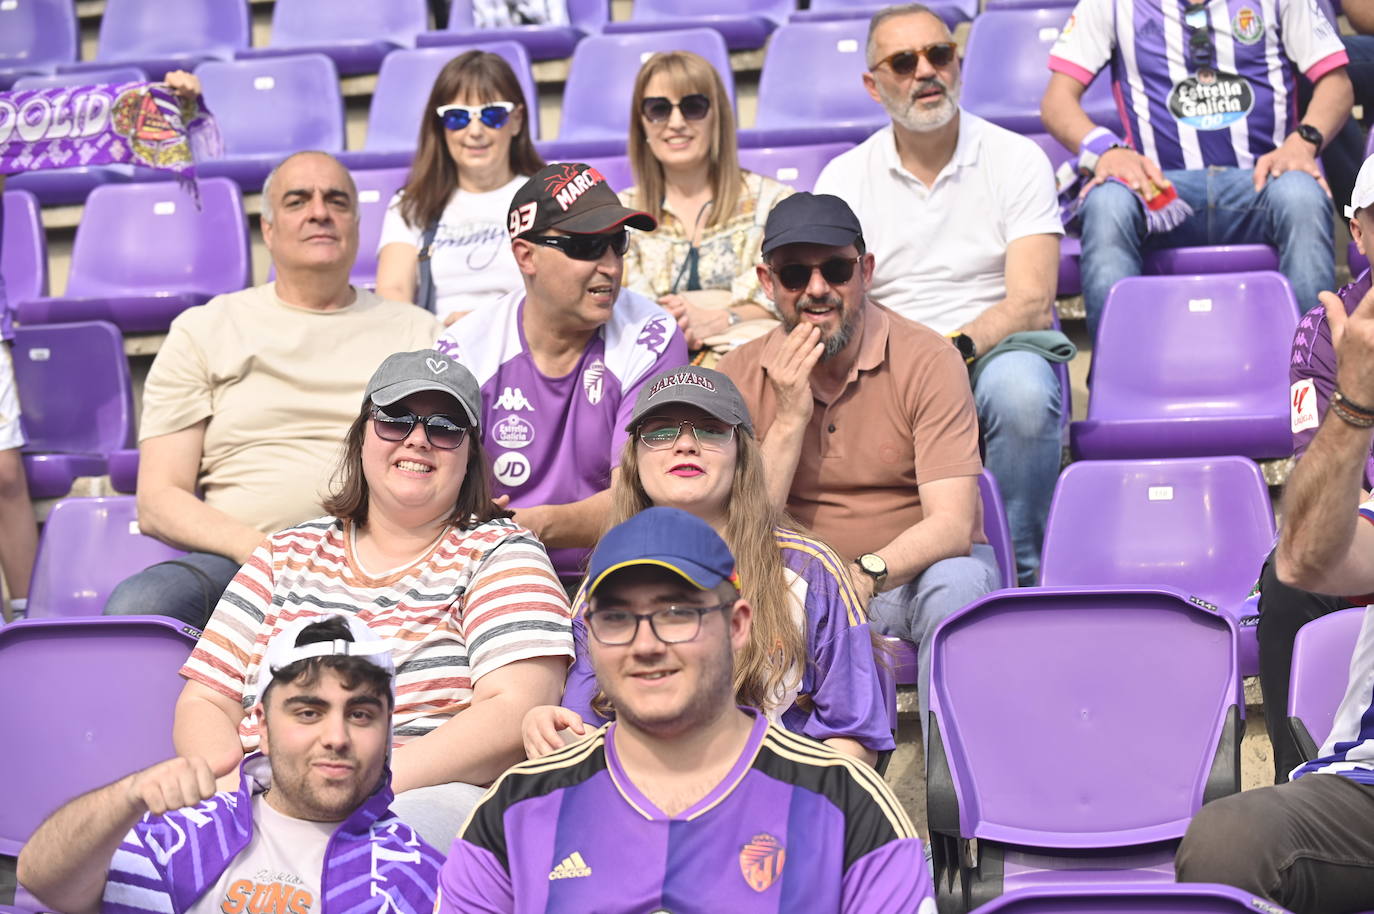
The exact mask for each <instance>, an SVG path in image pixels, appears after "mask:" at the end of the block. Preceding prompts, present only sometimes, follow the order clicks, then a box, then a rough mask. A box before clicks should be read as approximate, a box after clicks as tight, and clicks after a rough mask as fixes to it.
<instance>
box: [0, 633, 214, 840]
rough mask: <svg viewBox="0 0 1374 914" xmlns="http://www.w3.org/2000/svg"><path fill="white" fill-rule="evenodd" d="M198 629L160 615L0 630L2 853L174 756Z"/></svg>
mask: <svg viewBox="0 0 1374 914" xmlns="http://www.w3.org/2000/svg"><path fill="white" fill-rule="evenodd" d="M199 634H200V633H199V632H198V631H196V629H194V628H191V627H190V626H187V625H185V624H184V623H181V622H176V621H174V620H172V619H167V618H164V617H161V616H96V617H93V618H88V619H35V620H32V621H20V622H14V623H12V624H10V625H6V626H5V627H4V628H0V689H3V691H4V694H6V695H10V696H20V695H22V696H23V700H22V701H6V702H4V704H3V707H0V729H3V731H4V733H5V734H6V736H5V739H6V742H7V744H8V745H9V746H10V751H7V752H0V854H6V855H9V856H14V855H16V854H18V853H19V849H20V848H21V847H23V846H24V842H25V841H27V840H28V837H29V835H31V834H32V833H33V830H34V829H35V828H37V827H38V825H39V824H40V823H41V822H42V821H43V819H44V818H45V817H47V816H48V815H49V814H50V813H52V812H53V811H54V810H55V809H57V808H58V807H59V806H61V805H62V804H63V803H65V802H67V801H68V800H70V799H72V798H73V797H75V796H77V795H78V794H81V793H84V792H86V791H88V790H92V789H94V788H96V787H100V786H103V785H105V784H108V783H110V782H111V781H114V780H116V779H117V778H120V777H123V776H124V775H126V774H129V773H131V772H134V771H137V770H139V769H141V768H146V767H148V766H149V765H151V764H153V763H155V762H159V761H162V760H163V759H168V758H171V757H172V756H173V755H174V754H175V752H174V750H173V748H172V710H173V708H174V707H175V705H176V699H177V696H178V695H179V694H180V693H181V687H182V686H183V685H184V684H185V681H184V680H183V679H182V678H181V677H180V676H178V675H177V671H178V670H179V669H180V668H181V665H182V664H183V663H185V661H186V658H187V657H188V656H189V655H190V653H191V649H192V648H193V647H194V646H195V639H196V637H197V636H198V635H199Z"/></svg>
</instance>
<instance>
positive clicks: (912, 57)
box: [871, 41, 959, 77]
mask: <svg viewBox="0 0 1374 914" xmlns="http://www.w3.org/2000/svg"><path fill="white" fill-rule="evenodd" d="M958 52H959V46H958V45H956V44H955V43H954V42H952V41H940V42H937V43H935V44H928V45H926V46H925V47H923V48H915V49H914V50H910V51H898V52H897V53H896V54H889V55H888V56H886V57H884V58H883V59H882V60H880V61H878V62H877V63H875V64H874V65H873V66H872V67H871V69H873V70H876V69H878V68H879V67H881V66H884V65H886V66H887V68H888V69H889V70H891V71H892V73H893V75H895V76H902V77H906V76H910V75H911V74H912V73H915V72H916V67H917V66H918V65H919V63H920V60H921V58H922V57H924V58H925V59H926V60H928V61H930V65H931V66H932V67H935V68H936V69H939V68H940V67H947V66H949V65H950V63H952V62H953V61H954V55H955V54H957V53H958Z"/></svg>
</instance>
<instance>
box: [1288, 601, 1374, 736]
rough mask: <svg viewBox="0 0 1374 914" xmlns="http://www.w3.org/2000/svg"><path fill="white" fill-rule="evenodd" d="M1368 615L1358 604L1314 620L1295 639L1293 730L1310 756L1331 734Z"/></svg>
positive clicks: (1291, 679) (1290, 680) (1290, 713)
mask: <svg viewBox="0 0 1374 914" xmlns="http://www.w3.org/2000/svg"><path fill="white" fill-rule="evenodd" d="M1365 613H1366V610H1365V607H1363V606H1356V607H1354V608H1353V609H1342V610H1338V611H1336V612H1333V613H1330V614H1328V615H1325V616H1322V617H1321V618H1319V619H1313V620H1312V621H1311V622H1308V623H1307V624H1306V625H1304V626H1303V627H1302V628H1300V629H1298V636H1297V638H1296V639H1294V641H1293V669H1292V672H1291V673H1290V674H1289V678H1288V712H1287V713H1288V728H1289V730H1291V731H1292V733H1293V739H1294V740H1295V741H1296V742H1297V745H1298V749H1299V750H1300V751H1301V752H1302V754H1303V756H1304V757H1305V758H1308V759H1314V758H1316V757H1317V750H1318V749H1319V748H1320V747H1321V745H1322V743H1324V742H1326V738H1327V736H1329V735H1330V733H1331V725H1332V723H1334V722H1335V720H1336V709H1337V708H1338V707H1340V704H1341V699H1342V698H1344V697H1345V692H1346V687H1347V686H1348V685H1349V684H1350V659H1351V657H1352V656H1353V655H1354V653H1355V642H1356V641H1357V640H1358V639H1359V636H1360V627H1361V626H1362V625H1363V624H1364V619H1365ZM1275 713H1276V712H1275Z"/></svg>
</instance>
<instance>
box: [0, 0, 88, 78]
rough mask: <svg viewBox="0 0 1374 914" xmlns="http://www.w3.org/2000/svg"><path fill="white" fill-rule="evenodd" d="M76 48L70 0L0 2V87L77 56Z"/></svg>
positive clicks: (73, 12) (73, 5)
mask: <svg viewBox="0 0 1374 914" xmlns="http://www.w3.org/2000/svg"><path fill="white" fill-rule="evenodd" d="M78 48H79V44H78V43H77V34H76V5H75V4H74V3H72V0H24V2H20V3H3V4H0V91H4V90H5V89H8V88H9V87H10V85H11V84H13V82H14V81H15V79H17V78H18V77H20V76H27V75H28V74H30V73H51V72H53V68H54V67H56V66H57V65H58V64H61V63H69V62H70V61H73V60H76V54H77V50H78Z"/></svg>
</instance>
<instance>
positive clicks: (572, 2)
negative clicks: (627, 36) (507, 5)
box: [415, 0, 610, 60]
mask: <svg viewBox="0 0 1374 914" xmlns="http://www.w3.org/2000/svg"><path fill="white" fill-rule="evenodd" d="M608 19H610V12H609V3H608V2H607V0H568V21H569V23H570V24H569V25H522V26H513V27H511V28H496V29H479V28H477V26H476V25H475V24H474V22H473V18H472V0H453V3H452V5H451V6H449V10H448V28H447V29H445V30H444V31H442V32H424V33H422V34H421V35H420V36H419V37H418V38H416V40H415V43H416V45H417V46H419V47H422V48H426V47H439V46H443V45H451V44H461V45H466V44H469V43H472V42H482V43H487V42H491V41H518V42H520V44H522V45H524V46H525V50H526V51H528V52H529V55H530V58H531V59H533V60H557V59H561V58H564V57H571V56H572V52H573V48H575V47H577V43H578V42H579V41H581V40H582V39H583V38H584V37H586V36H587V35H595V34H596V33H598V32H600V31H601V27H602V26H604V25H605V24H606V22H607V20H608Z"/></svg>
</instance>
